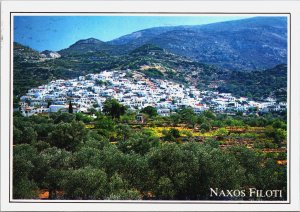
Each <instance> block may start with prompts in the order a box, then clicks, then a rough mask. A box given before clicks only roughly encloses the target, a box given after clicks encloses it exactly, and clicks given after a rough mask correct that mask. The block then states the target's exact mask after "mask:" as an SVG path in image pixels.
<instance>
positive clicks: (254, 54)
mask: <svg viewBox="0 0 300 212" xmlns="http://www.w3.org/2000/svg"><path fill="white" fill-rule="evenodd" d="M108 43H109V44H112V45H116V46H118V45H121V46H122V48H123V49H124V48H126V49H127V50H128V51H131V50H133V49H134V48H137V47H139V46H140V45H143V44H145V43H151V44H155V45H157V46H159V47H161V48H164V49H166V50H168V51H170V52H172V53H175V54H178V55H181V56H185V57H187V58H189V59H192V60H196V61H199V62H202V63H207V64H215V65H218V66H220V67H222V68H226V69H230V70H261V69H268V68H272V67H274V66H276V65H277V64H281V63H287V62H286V61H287V19H286V18H283V17H256V18H249V19H242V20H237V21H228V22H221V23H214V24H208V25H200V26H177V27H158V28H150V29H145V30H141V31H138V32H134V33H132V34H129V35H125V36H122V37H120V38H118V39H115V40H112V41H110V42H108Z"/></svg>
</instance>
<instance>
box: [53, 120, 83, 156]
mask: <svg viewBox="0 0 300 212" xmlns="http://www.w3.org/2000/svg"><path fill="white" fill-rule="evenodd" d="M86 134H87V131H86V129H85V125H84V124H83V123H82V122H76V121H72V122H71V123H64V122H60V123H59V124H57V125H55V128H54V130H53V131H52V132H51V133H50V135H49V142H50V144H51V145H52V146H56V147H58V148H64V149H66V150H68V151H75V150H76V149H77V148H78V146H79V145H80V144H82V143H83V142H84V141H85V138H86Z"/></svg>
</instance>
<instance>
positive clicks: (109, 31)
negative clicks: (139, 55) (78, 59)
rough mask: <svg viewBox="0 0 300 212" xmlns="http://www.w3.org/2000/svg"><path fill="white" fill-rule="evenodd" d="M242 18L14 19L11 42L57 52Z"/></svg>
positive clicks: (83, 17) (108, 17) (111, 17)
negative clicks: (95, 41) (83, 44)
mask: <svg viewBox="0 0 300 212" xmlns="http://www.w3.org/2000/svg"><path fill="white" fill-rule="evenodd" d="M242 18H247V17H245V16H243V17H241V16H225V17H223V16H14V41H16V42H19V43H21V44H24V45H26V46H30V47H31V48H33V49H35V50H38V51H42V50H46V49H48V50H54V51H57V50H61V49H63V48H67V47H69V46H70V45H72V44H73V43H75V42H76V41H78V40H80V39H86V38H91V37H93V38H97V39H99V40H102V41H110V40H113V39H115V38H118V37H120V36H122V35H126V34H130V33H132V32H135V31H138V30H142V29H146V28H151V27H158V26H177V25H201V24H208V23H215V22H221V21H229V20H237V19H242Z"/></svg>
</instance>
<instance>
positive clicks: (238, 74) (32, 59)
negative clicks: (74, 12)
mask: <svg viewBox="0 0 300 212" xmlns="http://www.w3.org/2000/svg"><path fill="white" fill-rule="evenodd" d="M14 53H15V59H14V95H15V96H18V95H23V94H25V93H26V91H27V90H28V89H30V88H32V87H36V86H39V85H41V84H44V83H46V82H47V81H51V80H54V79H70V78H74V77H78V76H81V75H86V74H89V73H99V72H101V71H104V70H127V69H129V70H133V71H140V72H142V73H144V74H145V75H146V76H148V77H150V78H151V77H152V78H164V79H168V80H172V81H176V82H180V83H187V84H189V85H195V86H197V87H198V88H199V89H210V90H217V91H220V92H230V93H232V94H234V95H236V96H248V97H250V98H254V99H256V100H259V99H261V98H265V97H267V96H278V97H280V99H281V100H285V99H286V87H287V85H286V82H287V67H286V65H281V66H277V67H276V68H273V69H270V70H264V69H262V70H259V71H252V72H251V71H250V72H244V71H228V70H224V69H221V68H218V67H217V66H213V65H208V64H204V63H199V62H195V61H192V60H190V59H187V58H185V57H182V56H178V55H175V54H172V53H170V52H169V51H167V50H165V49H162V48H160V47H158V46H155V45H152V44H145V45H143V46H141V47H139V48H137V49H135V50H133V51H131V52H129V53H128V54H126V55H120V56H111V55H108V54H106V53H103V52H97V51H95V52H89V51H88V52H86V53H82V54H69V55H66V54H65V55H63V56H62V57H60V58H56V59H52V60H41V55H40V54H39V53H38V52H37V51H34V50H32V49H30V48H28V47H25V46H22V45H21V44H17V43H15V48H14Z"/></svg>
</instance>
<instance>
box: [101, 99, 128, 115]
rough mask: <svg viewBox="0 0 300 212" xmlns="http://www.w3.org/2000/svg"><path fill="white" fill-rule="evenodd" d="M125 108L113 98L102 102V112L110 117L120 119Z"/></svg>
mask: <svg viewBox="0 0 300 212" xmlns="http://www.w3.org/2000/svg"><path fill="white" fill-rule="evenodd" d="M125 111H126V108H125V106H124V105H122V104H120V103H119V102H118V101H117V100H115V99H107V100H105V102H104V104H103V113H104V114H106V115H108V116H110V117H112V119H120V116H121V115H124V114H125Z"/></svg>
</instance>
